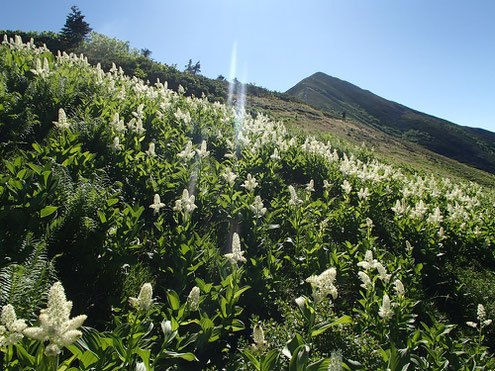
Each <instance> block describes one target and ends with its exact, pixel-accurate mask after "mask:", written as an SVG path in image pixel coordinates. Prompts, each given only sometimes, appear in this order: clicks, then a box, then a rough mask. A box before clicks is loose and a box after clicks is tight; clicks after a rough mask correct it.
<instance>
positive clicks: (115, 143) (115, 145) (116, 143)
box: [107, 137, 122, 152]
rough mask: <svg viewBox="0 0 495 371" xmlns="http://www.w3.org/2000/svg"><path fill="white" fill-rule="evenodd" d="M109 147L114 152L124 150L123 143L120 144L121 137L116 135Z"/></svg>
mask: <svg viewBox="0 0 495 371" xmlns="http://www.w3.org/2000/svg"><path fill="white" fill-rule="evenodd" d="M107 147H108V148H110V149H111V150H112V151H114V152H117V151H122V145H121V144H120V139H119V137H114V138H113V142H112V144H109V145H108V146H107Z"/></svg>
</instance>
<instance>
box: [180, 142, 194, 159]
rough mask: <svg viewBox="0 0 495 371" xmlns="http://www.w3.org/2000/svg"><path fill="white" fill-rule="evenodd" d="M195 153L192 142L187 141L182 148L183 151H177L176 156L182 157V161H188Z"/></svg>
mask: <svg viewBox="0 0 495 371" xmlns="http://www.w3.org/2000/svg"><path fill="white" fill-rule="evenodd" d="M194 155H195V153H194V151H193V148H192V142H191V141H189V142H187V144H186V148H184V150H183V151H181V152H179V154H178V155H177V156H179V157H180V158H182V159H183V160H184V161H186V162H187V161H189V160H191V159H192V158H193V157H194Z"/></svg>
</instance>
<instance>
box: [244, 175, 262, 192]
mask: <svg viewBox="0 0 495 371" xmlns="http://www.w3.org/2000/svg"><path fill="white" fill-rule="evenodd" d="M257 186H258V182H257V181H256V178H255V177H254V176H252V175H251V174H248V175H247V179H246V180H245V181H244V183H243V184H242V185H241V187H244V188H246V189H247V190H248V191H249V192H253V191H254V189H255V188H256V187H257Z"/></svg>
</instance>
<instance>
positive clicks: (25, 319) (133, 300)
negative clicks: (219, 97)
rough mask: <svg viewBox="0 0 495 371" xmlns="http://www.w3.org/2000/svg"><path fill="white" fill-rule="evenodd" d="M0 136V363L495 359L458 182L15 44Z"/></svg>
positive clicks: (4, 78) (476, 194) (0, 88)
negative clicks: (415, 172) (384, 160)
mask: <svg viewBox="0 0 495 371" xmlns="http://www.w3.org/2000/svg"><path fill="white" fill-rule="evenodd" d="M24 41H26V40H24ZM136 58H138V57H137V56H136ZM189 75H192V74H189ZM0 133H1V138H0V155H1V158H2V162H1V165H0V245H1V246H2V247H3V249H2V250H1V251H0V264H1V265H0V282H1V283H2V286H1V287H2V291H0V300H1V302H0V305H2V315H1V317H0V320H1V326H2V327H0V349H1V352H2V356H3V357H2V359H1V362H2V364H1V366H2V367H3V368H5V369H24V370H45V369H46V370H54V369H59V370H67V369H69V368H70V367H74V368H78V369H81V370H90V369H98V370H105V369H132V370H134V369H140V370H141V369H142V370H150V369H157V370H158V369H167V368H172V369H212V370H213V369H222V368H226V369H256V370H271V369H289V370H325V369H328V368H330V369H342V368H343V369H347V370H361V369H367V370H387V369H390V370H403V369H405V367H409V368H411V369H412V368H415V369H424V370H427V369H428V370H443V369H450V368H451V369H456V370H472V369H475V368H479V369H483V368H484V369H493V368H494V367H495V364H494V361H493V351H494V349H490V348H488V347H487V346H488V345H489V344H493V343H494V339H495V338H494V332H493V324H491V319H492V318H494V316H495V312H494V307H493V302H494V299H495V298H494V297H493V293H494V292H495V288H494V283H493V272H494V270H495V257H494V254H493V247H494V244H495V222H494V221H495V213H494V210H493V203H494V195H493V193H491V192H490V191H488V190H486V189H483V188H482V187H480V186H478V185H476V184H474V183H460V182H456V181H452V180H450V179H448V178H445V177H443V178H437V177H435V176H424V177H421V176H418V175H415V174H414V173H412V172H410V171H408V170H402V169H401V168H399V167H393V166H390V165H386V164H384V163H382V162H379V161H377V160H376V159H374V157H373V155H372V153H370V151H367V150H364V149H363V150H360V151H355V152H354V153H352V152H349V151H343V150H342V148H336V147H333V146H332V145H331V144H330V143H326V144H325V143H323V142H321V141H319V140H316V139H315V138H313V137H310V136H307V135H306V134H304V133H300V134H299V135H294V134H293V133H291V132H289V131H288V130H287V129H286V128H285V127H284V126H283V125H282V124H280V123H275V122H273V121H271V120H269V119H268V118H266V117H265V116H263V115H256V116H251V115H249V114H247V113H246V112H236V111H235V110H234V109H233V108H231V107H228V106H225V105H222V104H220V103H218V102H215V103H211V102H209V101H208V100H207V99H206V98H192V97H189V96H186V95H185V94H184V89H183V88H180V87H179V88H178V89H177V91H173V90H170V89H168V88H167V87H166V86H165V85H164V82H162V83H157V84H155V85H153V86H151V85H149V84H146V83H144V82H143V81H142V80H140V79H138V78H136V77H128V76H126V75H125V74H124V72H123V70H122V69H119V68H117V67H113V68H111V69H110V71H108V72H105V71H104V70H103V69H102V68H101V67H100V66H97V67H93V66H91V65H90V64H89V63H88V61H87V59H86V58H85V57H84V56H77V55H75V54H70V55H69V54H66V53H61V54H60V55H59V56H57V57H55V56H54V55H53V54H52V53H50V52H49V51H48V50H47V49H45V48H36V47H35V46H34V44H31V43H30V42H28V43H23V42H22V40H21V39H20V38H16V39H15V40H12V41H9V40H8V39H5V40H4V42H3V44H2V45H1V46H0ZM480 271H481V272H485V274H483V275H477V274H476V272H480ZM31 283H32V284H31ZM4 288H5V289H4ZM34 288H36V289H34ZM26 289H28V290H26ZM67 299H70V300H72V301H73V303H72V302H70V301H68V300H67ZM40 308H44V309H41V312H40ZM38 314H39V316H38Z"/></svg>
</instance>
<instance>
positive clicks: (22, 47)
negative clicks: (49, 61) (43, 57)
mask: <svg viewBox="0 0 495 371" xmlns="http://www.w3.org/2000/svg"><path fill="white" fill-rule="evenodd" d="M2 45H6V46H7V47H9V48H10V49H13V50H17V51H26V52H33V53H34V54H43V53H47V52H49V50H48V49H47V47H46V45H45V44H43V46H42V47H36V45H35V44H34V39H33V38H32V37H31V38H30V39H29V41H28V42H26V43H25V44H24V43H23V42H22V38H21V37H20V36H19V35H14V38H8V37H7V35H6V34H4V35H3V41H2Z"/></svg>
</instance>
